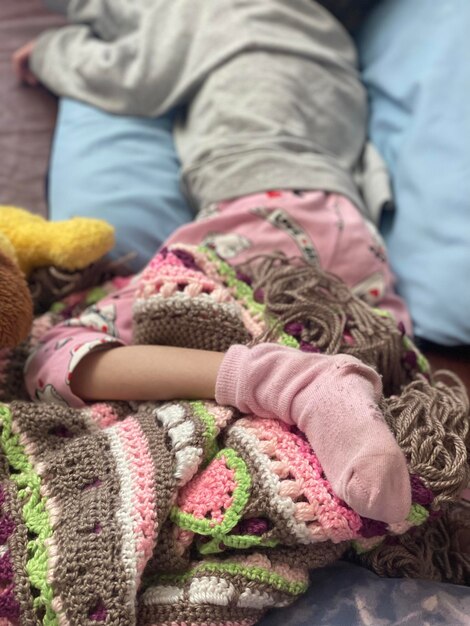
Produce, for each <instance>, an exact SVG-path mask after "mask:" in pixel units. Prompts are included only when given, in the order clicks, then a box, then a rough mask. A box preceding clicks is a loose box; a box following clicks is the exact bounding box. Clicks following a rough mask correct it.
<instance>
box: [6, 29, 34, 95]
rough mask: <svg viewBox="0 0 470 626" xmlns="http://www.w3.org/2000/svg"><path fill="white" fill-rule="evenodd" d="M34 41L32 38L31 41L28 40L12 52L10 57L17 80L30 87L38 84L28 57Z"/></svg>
mask: <svg viewBox="0 0 470 626" xmlns="http://www.w3.org/2000/svg"><path fill="white" fill-rule="evenodd" d="M35 43H36V41H35V40H34V39H33V41H30V42H28V43H27V44H25V45H24V46H22V47H21V48H19V49H18V50H17V51H16V52H14V53H13V57H12V63H13V70H14V72H15V74H16V76H17V78H18V80H19V81H20V82H21V83H25V84H26V85H29V86H30V87H37V86H38V85H39V81H38V79H37V78H36V76H35V75H34V74H33V72H32V71H31V69H30V67H29V59H30V57H31V53H32V51H33V49H34V44H35Z"/></svg>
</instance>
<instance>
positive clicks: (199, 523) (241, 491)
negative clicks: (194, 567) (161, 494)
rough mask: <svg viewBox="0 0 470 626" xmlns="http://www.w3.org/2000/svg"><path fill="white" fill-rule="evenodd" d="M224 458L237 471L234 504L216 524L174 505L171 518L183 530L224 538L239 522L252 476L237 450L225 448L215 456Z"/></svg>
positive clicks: (230, 467)
mask: <svg viewBox="0 0 470 626" xmlns="http://www.w3.org/2000/svg"><path fill="white" fill-rule="evenodd" d="M220 458H223V459H224V460H225V463H226V465H227V467H228V468H229V469H233V470H234V471H235V480H236V483H237V485H236V487H235V489H234V491H233V501H232V505H231V506H230V508H229V509H227V511H226V512H225V515H224V519H223V521H222V522H221V523H220V524H218V523H217V524H216V523H215V522H214V521H212V520H209V519H199V518H197V517H195V516H194V515H192V513H186V512H184V511H182V510H181V509H179V508H178V507H176V506H175V507H173V509H172V511H171V514H170V516H171V520H172V521H173V522H174V523H175V524H177V525H178V526H179V527H180V528H182V529H183V530H190V531H192V532H193V533H196V534H198V535H208V536H210V537H214V538H217V539H218V540H219V541H221V540H223V539H224V537H225V535H227V533H229V532H230V531H231V530H232V528H234V526H236V525H237V524H238V522H239V521H240V518H241V516H242V514H243V511H244V509H245V506H246V504H247V502H248V500H249V498H250V490H251V477H250V473H249V471H248V468H247V467H246V464H245V461H244V460H243V459H242V458H241V457H239V456H238V454H237V453H236V452H235V450H232V449H231V448H224V449H223V450H221V451H220V452H219V453H218V454H217V456H216V457H215V458H214V460H216V459H220Z"/></svg>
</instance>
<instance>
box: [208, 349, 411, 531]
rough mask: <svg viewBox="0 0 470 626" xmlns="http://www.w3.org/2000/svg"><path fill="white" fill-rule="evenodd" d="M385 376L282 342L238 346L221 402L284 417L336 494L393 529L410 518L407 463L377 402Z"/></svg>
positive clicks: (225, 367)
mask: <svg viewBox="0 0 470 626" xmlns="http://www.w3.org/2000/svg"><path fill="white" fill-rule="evenodd" d="M381 393H382V383H381V380H380V377H379V375H378V374H377V373H376V372H375V371H374V370H373V369H372V368H370V367H368V366H367V365H364V364H363V363H361V362H360V361H359V360H358V359H356V358H354V357H351V356H347V355H344V354H339V355H336V356H328V355H322V354H311V353H308V354H307V353H302V352H299V351H298V350H295V349H293V348H287V347H285V346H278V345H275V344H260V345H258V346H255V347H253V348H247V347H246V346H240V345H235V346H232V347H231V348H230V349H229V351H228V352H227V353H226V355H225V357H224V360H223V362H222V365H221V367H220V370H219V374H218V378H217V386H216V400H217V402H219V404H225V405H231V406H234V407H236V408H237V409H238V410H240V411H242V412H243V413H254V414H255V415H257V416H259V417H267V418H270V417H271V418H272V417H276V418H278V419H281V420H283V421H284V422H286V423H287V424H290V425H293V424H295V425H297V426H298V428H299V429H300V430H301V431H302V432H304V433H305V435H306V436H307V438H308V441H309V442H310V445H311V446H312V448H313V450H314V451H315V453H316V455H317V456H318V459H319V461H320V463H321V464H322V467H323V470H324V472H325V475H326V477H327V478H328V480H329V481H330V484H331V486H332V488H333V490H334V491H335V493H336V494H337V495H338V496H339V497H340V498H342V499H343V500H344V501H345V502H346V503H347V504H349V506H350V507H351V508H352V509H354V510H355V511H356V512H357V513H359V514H360V515H362V516H364V517H369V518H371V519H375V520H381V521H384V522H387V523H389V524H391V523H395V522H400V521H403V520H405V519H406V517H407V516H408V514H409V511H410V507H411V487H410V478H409V474H408V469H407V466H406V460H405V456H404V454H403V452H402V451H401V449H400V447H399V446H398V444H397V442H396V441H395V438H394V437H393V434H392V433H391V431H390V430H389V428H388V426H387V424H386V422H385V420H384V418H383V415H382V413H381V412H380V410H379V408H378V406H377V403H378V401H379V400H380V397H381Z"/></svg>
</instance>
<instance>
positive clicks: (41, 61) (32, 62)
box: [29, 28, 60, 82]
mask: <svg viewBox="0 0 470 626" xmlns="http://www.w3.org/2000/svg"><path fill="white" fill-rule="evenodd" d="M58 30H60V29H59V28H53V29H49V30H46V31H45V32H44V33H42V34H41V35H39V37H38V38H37V39H36V41H35V43H34V48H33V51H32V53H31V56H30V59H29V67H30V69H31V71H32V72H33V74H34V75H35V76H36V78H37V79H38V80H40V81H41V82H44V81H43V74H44V67H45V65H46V54H47V48H48V46H49V40H50V39H51V38H52V37H53V36H54V35H55V34H56V32H57V31H58Z"/></svg>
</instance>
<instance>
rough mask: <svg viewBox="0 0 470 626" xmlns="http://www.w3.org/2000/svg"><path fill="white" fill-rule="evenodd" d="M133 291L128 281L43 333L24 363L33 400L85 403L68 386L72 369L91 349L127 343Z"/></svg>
mask: <svg viewBox="0 0 470 626" xmlns="http://www.w3.org/2000/svg"><path fill="white" fill-rule="evenodd" d="M134 292H135V286H134V285H132V284H131V285H129V286H127V287H126V288H124V289H122V290H120V291H118V292H116V293H114V294H112V295H110V296H108V297H107V298H104V299H103V300H101V301H100V302H99V303H98V304H96V305H93V306H91V307H88V308H87V309H85V311H83V313H82V314H81V315H80V316H79V317H76V318H72V319H70V320H67V321H66V322H63V323H62V324H58V325H57V326H54V327H53V328H51V329H50V330H49V331H48V332H47V333H46V334H45V335H44V337H43V338H42V339H41V342H40V344H39V345H38V347H37V349H36V350H35V351H34V352H33V353H32V354H31V355H30V356H29V358H28V360H27V362H26V366H25V383H26V389H27V391H28V393H29V395H30V397H31V398H32V399H33V400H35V401H38V402H49V403H54V404H62V405H65V406H72V407H81V406H85V402H83V400H82V399H81V398H79V397H77V396H76V395H75V394H74V393H72V390H71V388H70V380H71V377H72V374H73V371H74V370H75V368H76V367H77V365H78V364H79V363H80V361H81V360H82V359H83V358H84V357H85V356H86V355H87V354H88V353H89V352H91V351H96V350H103V349H109V348H110V347H111V346H114V347H115V346H120V345H121V346H122V345H129V344H130V343H131V341H132V304H133V301H134Z"/></svg>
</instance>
